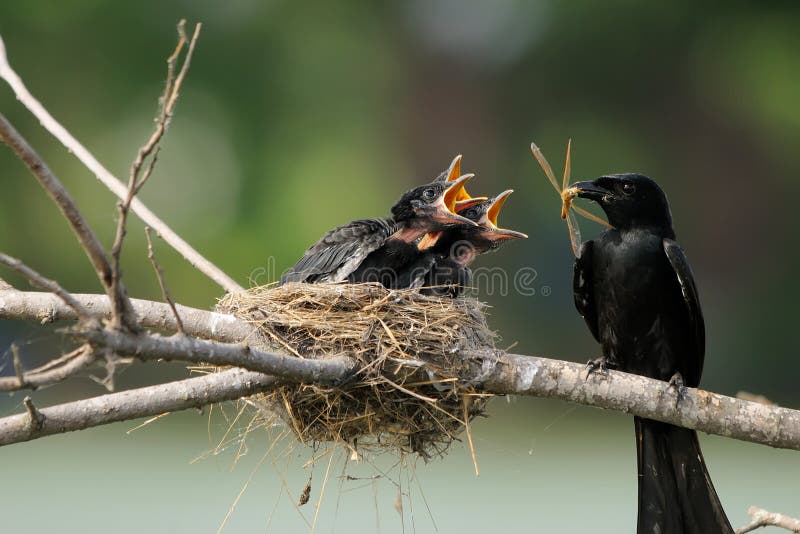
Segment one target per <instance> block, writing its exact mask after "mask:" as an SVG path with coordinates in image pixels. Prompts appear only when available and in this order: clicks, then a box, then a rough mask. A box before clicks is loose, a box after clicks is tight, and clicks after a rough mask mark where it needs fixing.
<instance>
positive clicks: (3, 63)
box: [0, 37, 243, 293]
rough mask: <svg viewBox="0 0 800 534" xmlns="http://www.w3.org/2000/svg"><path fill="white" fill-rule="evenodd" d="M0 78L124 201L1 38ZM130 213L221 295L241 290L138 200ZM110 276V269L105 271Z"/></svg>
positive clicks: (116, 183) (115, 182)
mask: <svg viewBox="0 0 800 534" xmlns="http://www.w3.org/2000/svg"><path fill="white" fill-rule="evenodd" d="M0 78H3V79H4V80H5V81H6V82H7V83H8V84H9V85H10V86H11V89H12V90H13V91H14V93H15V94H16V97H17V99H18V100H19V101H20V102H22V104H23V105H24V106H25V107H26V108H27V109H28V110H29V111H30V112H31V113H32V114H33V115H34V116H35V117H36V118H37V119H39V122H40V123H41V124H42V126H44V127H45V129H47V131H48V132H50V133H51V134H52V135H53V136H54V137H55V138H56V139H58V140H59V141H60V142H61V143H62V144H63V145H64V146H65V147H66V148H67V150H68V151H69V152H70V153H72V154H74V155H75V157H77V158H78V160H80V161H81V163H83V164H84V165H85V166H86V167H87V168H88V169H89V170H90V171H91V172H92V173H93V174H94V175H95V176H96V177H97V179H98V180H100V182H102V183H103V184H104V185H105V186H106V187H108V189H110V190H111V192H112V193H114V194H115V195H117V197H119V198H120V199H125V197H126V196H127V194H128V188H127V187H126V186H125V184H123V183H122V182H121V181H120V180H119V179H117V178H116V177H115V176H114V175H113V174H111V173H110V172H109V171H108V170H107V169H106V168H105V167H103V165H102V164H100V162H99V161H97V159H96V158H95V157H94V156H93V155H92V154H91V152H89V151H88V150H87V149H86V148H85V147H84V146H83V145H82V144H81V143H80V142H78V140H77V139H75V138H74V137H73V136H72V134H70V133H69V132H68V131H67V130H66V129H65V128H64V127H63V126H62V125H61V124H59V123H58V121H56V120H55V119H54V118H53V116H52V115H50V113H49V112H48V111H47V110H46V109H45V108H44V106H42V104H41V103H40V102H39V101H38V100H36V98H35V97H34V96H33V95H32V94H31V93H30V91H28V88H27V87H25V83H24V82H23V81H22V79H21V78H20V77H19V75H17V73H16V72H15V71H14V69H12V68H11V65H10V64H9V62H8V57H7V55H6V48H5V44H4V42H3V39H2V37H0ZM131 209H132V210H133V212H134V213H136V214H137V215H138V216H139V217H140V218H141V219H142V220H143V221H144V223H145V224H146V225H148V226H150V227H152V228H153V229H154V230H155V231H156V232H158V234H159V235H160V236H161V237H162V238H163V239H164V241H166V242H167V243H169V244H170V246H172V248H174V249H175V250H176V251H178V253H180V254H181V255H182V256H183V257H184V258H185V259H186V260H187V261H188V262H189V263H190V264H191V265H192V266H194V267H195V268H196V269H197V270H199V271H200V272H202V273H203V274H205V275H206V276H207V277H209V278H210V279H211V280H213V281H214V282H216V283H217V284H219V285H220V286H221V287H222V288H223V289H225V291H227V292H229V293H236V292H239V291H242V290H243V288H242V286H240V285H239V284H237V283H236V282H235V281H234V280H233V279H232V278H231V277H229V276H228V275H227V274H225V273H224V272H223V271H222V270H221V269H220V268H219V267H217V266H216V265H214V264H213V263H211V262H210V261H208V260H207V259H206V258H204V257H203V256H202V255H201V254H200V253H199V252H197V251H196V250H195V249H194V248H192V247H191V246H190V245H189V244H188V243H187V242H186V241H184V240H183V239H182V238H181V237H180V236H179V235H178V234H176V233H175V232H174V231H173V230H172V229H171V228H170V227H169V226H167V225H166V224H165V223H164V222H163V221H162V220H161V219H159V218H158V217H157V216H156V215H155V214H154V213H153V212H152V211H150V210H149V209H148V208H147V207H146V206H145V205H144V203H142V201H141V200H139V199H138V198H135V199H133V201H132V202H131ZM108 273H109V275H110V268H109V271H108Z"/></svg>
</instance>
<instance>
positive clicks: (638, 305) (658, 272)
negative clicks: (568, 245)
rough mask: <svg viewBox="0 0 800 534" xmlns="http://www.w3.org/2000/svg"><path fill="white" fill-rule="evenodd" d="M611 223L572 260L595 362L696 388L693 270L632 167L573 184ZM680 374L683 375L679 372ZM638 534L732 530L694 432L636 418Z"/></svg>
mask: <svg viewBox="0 0 800 534" xmlns="http://www.w3.org/2000/svg"><path fill="white" fill-rule="evenodd" d="M572 187H575V188H577V190H578V196H579V197H581V198H586V199H590V200H593V201H595V202H597V203H598V204H599V205H600V207H601V208H602V209H603V211H604V212H605V213H606V216H607V217H608V222H609V223H611V225H612V226H613V228H612V229H610V230H606V231H605V232H604V233H603V234H602V235H601V236H600V237H599V238H598V239H596V240H593V241H588V242H586V243H584V244H583V245H582V246H581V248H580V251H579V253H578V258H577V259H576V260H575V273H574V279H573V284H574V295H575V305H576V307H577V308H578V311H579V312H580V314H581V315H582V316H583V318H584V319H585V320H586V324H587V325H588V326H589V330H591V332H592V334H593V335H594V337H595V339H597V341H598V342H599V343H600V344H601V346H602V350H603V357H602V359H601V361H600V362H598V363H600V364H601V365H607V366H608V367H616V368H618V369H620V370H622V371H626V372H629V373H635V374H639V375H644V376H648V377H650V378H656V379H659V380H667V381H670V382H671V383H673V384H677V385H678V394H680V387H681V382H682V383H683V384H685V385H687V386H692V387H696V386H697V385H698V384H699V382H700V375H701V373H702V370H703V358H704V354H705V326H704V323H703V314H702V312H701V309H700V301H699V299H698V295H697V288H696V286H695V283H694V278H693V277H692V271H691V269H690V267H689V263H688V261H687V260H686V256H685V255H684V253H683V250H682V249H681V247H679V246H678V244H677V243H676V242H675V231H674V230H673V227H672V215H671V213H670V209H669V204H668V202H667V197H666V195H665V194H664V192H663V191H662V190H661V188H660V187H659V186H658V185H657V184H656V183H655V182H654V181H653V180H651V179H650V178H648V177H646V176H642V175H640V174H618V175H611V176H603V177H600V178H597V179H596V180H594V181H590V182H578V183H576V184H574V185H573V186H572ZM681 379H682V380H681ZM635 426H636V451H637V459H638V471H639V514H638V530H637V532H638V533H639V534H644V533H647V534H653V533H658V534H687V533H691V534H695V533H696V534H717V533H726V534H733V529H732V528H731V525H730V523H729V522H728V518H727V517H726V516H725V512H724V510H723V508H722V504H721V503H720V500H719V497H718V496H717V492H716V491H715V490H714V485H713V484H712V482H711V477H710V476H709V474H708V470H707V469H706V465H705V462H704V461H703V455H702V453H701V451H700V445H699V443H698V441H697V434H696V433H695V431H694V430H689V429H686V428H680V427H676V426H672V425H668V424H665V423H661V422H658V421H652V420H649V419H642V418H640V417H636V418H635Z"/></svg>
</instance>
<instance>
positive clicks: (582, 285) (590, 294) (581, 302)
mask: <svg viewBox="0 0 800 534" xmlns="http://www.w3.org/2000/svg"><path fill="white" fill-rule="evenodd" d="M593 260H594V241H586V242H585V243H583V244H581V247H580V248H579V249H578V255H577V256H576V257H575V267H574V269H573V273H572V294H573V296H574V298H575V307H576V308H577V309H578V313H579V314H581V316H582V317H583V320H584V321H586V325H587V326H588V327H589V330H590V331H591V332H592V335H593V336H594V338H595V339H596V340H597V341H598V342H599V341H600V334H599V329H598V326H597V309H596V308H595V304H594V280H593V272H594V271H593V264H592V262H593Z"/></svg>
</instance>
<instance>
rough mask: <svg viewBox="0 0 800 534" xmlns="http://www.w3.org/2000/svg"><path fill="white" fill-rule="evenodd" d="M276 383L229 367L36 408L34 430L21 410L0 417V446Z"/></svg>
mask: <svg viewBox="0 0 800 534" xmlns="http://www.w3.org/2000/svg"><path fill="white" fill-rule="evenodd" d="M278 383H279V381H278V380H277V379H276V378H274V377H271V376H266V375H263V374H260V373H253V372H249V371H243V370H241V369H229V370H226V371H221V372H219V373H213V374H209V375H206V376H202V377H197V378H188V379H186V380H179V381H176V382H170V383H167V384H160V385H157V386H150V387H145V388H139V389H132V390H129V391H122V392H120V393H112V394H109V395H102V396H100V397H94V398H91V399H84V400H80V401H76V402H70V403H66V404H59V405H57V406H52V407H49V408H42V409H41V410H37V411H38V413H39V414H40V415H42V416H43V417H44V419H43V420H42V421H41V426H40V427H39V428H38V430H33V429H31V427H30V425H29V421H30V417H29V415H28V414H27V413H26V414H20V415H12V416H10V417H4V418H2V419H0V446H2V445H9V444H11V443H19V442H23V441H29V440H32V439H36V438H40V437H43V436H50V435H52V434H63V433H65V432H72V431H75V430H83V429H85V428H91V427H95V426H99V425H107V424H109V423H115V422H117V421H128V420H131V419H138V418H140V417H150V416H153V415H159V414H162V413H165V412H175V411H180V410H188V409H189V408H197V407H201V406H206V405H209V404H213V403H217V402H224V401H228V400H235V399H238V398H240V397H243V396H248V395H254V394H256V393H259V392H262V391H267V390H269V389H271V388H272V387H274V386H275V385H277V384H278Z"/></svg>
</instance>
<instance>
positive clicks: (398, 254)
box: [280, 175, 474, 288]
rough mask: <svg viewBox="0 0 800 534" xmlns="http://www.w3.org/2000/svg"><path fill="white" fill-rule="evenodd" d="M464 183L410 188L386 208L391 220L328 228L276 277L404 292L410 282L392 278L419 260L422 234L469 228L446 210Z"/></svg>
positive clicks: (351, 223) (467, 178)
mask: <svg viewBox="0 0 800 534" xmlns="http://www.w3.org/2000/svg"><path fill="white" fill-rule="evenodd" d="M469 178H470V176H469V175H467V176H463V177H461V178H460V179H458V180H455V181H452V182H448V183H444V182H433V183H430V184H427V185H423V186H420V187H417V188H414V189H412V190H410V191H408V192H406V193H405V194H403V196H402V197H401V198H400V200H398V201H397V202H396V203H395V205H394V206H392V216H391V217H387V218H382V219H360V220H356V221H352V222H350V223H347V224H345V225H343V226H340V227H337V228H334V229H333V230H331V231H329V232H328V233H326V234H325V235H324V236H323V237H322V238H321V239H320V240H319V241H317V242H316V243H315V244H314V245H312V246H311V247H309V249H308V250H306V252H305V254H304V255H303V257H302V258H300V260H298V262H297V263H296V264H295V265H294V266H293V267H292V268H291V269H289V270H288V271H287V272H286V273H284V274H283V276H281V280H280V283H281V284H284V283H286V282H307V283H317V282H341V281H345V280H347V281H350V282H369V281H377V282H381V283H383V284H384V285H385V286H387V287H392V288H396V287H408V284H409V283H410V280H409V279H406V278H404V277H403V276H398V273H401V272H405V270H407V268H408V266H409V265H411V264H413V263H414V262H416V261H417V260H418V259H419V257H420V256H421V255H422V254H421V253H420V251H418V250H417V247H416V245H415V242H416V240H417V239H419V238H420V237H422V235H424V234H425V233H427V232H433V231H442V230H445V229H448V228H452V227H454V226H459V225H474V223H472V222H471V221H469V220H467V219H465V218H463V217H460V216H458V215H456V214H454V213H452V211H451V210H450V207H451V206H454V203H455V197H456V195H457V193H458V192H459V191H460V188H463V184H464V183H466V181H468V180H469ZM450 197H452V198H450ZM445 199H447V200H445ZM426 268H427V267H426Z"/></svg>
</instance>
